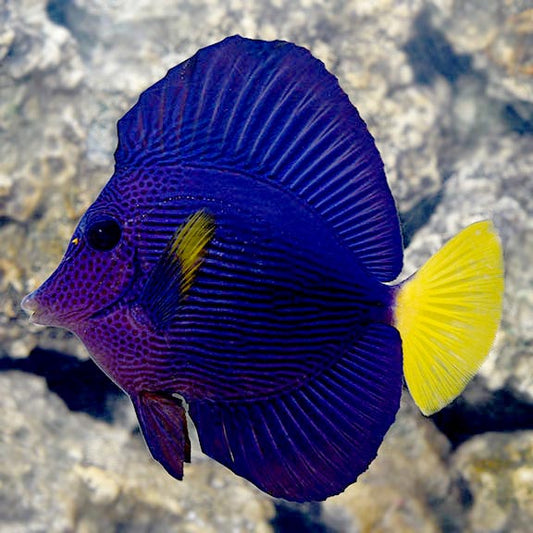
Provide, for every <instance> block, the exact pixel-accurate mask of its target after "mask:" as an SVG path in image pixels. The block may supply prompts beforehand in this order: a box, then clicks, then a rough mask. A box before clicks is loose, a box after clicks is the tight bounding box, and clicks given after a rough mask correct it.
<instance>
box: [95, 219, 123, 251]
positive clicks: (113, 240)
mask: <svg viewBox="0 0 533 533" xmlns="http://www.w3.org/2000/svg"><path fill="white" fill-rule="evenodd" d="M121 234H122V230H121V229H120V226H119V224H118V222H117V221H116V220H114V219H113V218H106V219H104V220H98V221H97V222H94V223H93V224H92V225H91V226H89V228H88V230H87V242H88V243H89V246H90V247H91V248H93V249H94V250H98V251H102V252H106V251H109V250H112V249H113V248H114V247H115V246H116V245H117V244H118V241H119V240H120V236H121Z"/></svg>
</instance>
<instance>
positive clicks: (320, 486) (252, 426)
mask: <svg viewBox="0 0 533 533" xmlns="http://www.w3.org/2000/svg"><path fill="white" fill-rule="evenodd" d="M401 389H402V361H401V344H400V338H399V335H398V332H397V331H396V330H395V329H394V328H392V327H391V326H387V325H385V324H372V325H369V326H368V327H367V329H366V331H365V332H364V334H363V335H362V336H361V337H359V339H357V340H356V341H355V343H354V345H353V346H352V347H351V348H350V349H349V350H347V352H346V353H345V354H343V355H342V356H341V357H340V358H339V359H338V360H337V361H336V362H335V363H334V364H333V365H332V366H331V367H330V368H328V369H326V370H325V371H324V372H323V373H322V374H321V375H319V376H316V377H314V378H312V379H310V380H309V381H308V382H307V383H305V384H304V385H303V386H301V387H299V388H297V389H295V390H292V391H288V392H286V393H283V394H279V395H277V396H274V397H270V398H264V399H257V400H248V401H244V400H243V401H232V402H223V401H220V402H217V401H210V400H203V401H191V402H190V404H189V414H190V415H191V418H192V420H193V422H194V424H195V426H196V429H197V431H198V435H199V438H200V443H201V446H202V450H203V451H204V453H206V454H207V455H209V456H210V457H212V458H214V459H215V460H217V461H219V462H220V463H222V464H223V465H225V466H227V467H228V468H229V469H231V470H232V471H233V472H235V473H236V474H238V475H240V476H243V477H245V478H246V479H248V480H250V481H251V482H252V483H254V484H255V485H257V486H258V487H259V488H260V489H261V490H263V491H265V492H267V493H269V494H271V495H272V496H275V497H279V498H285V499H287V500H292V501H300V502H303V501H313V500H315V501H316V500H324V499H325V498H327V497H329V496H332V495H334V494H337V493H339V492H341V491H343V490H344V489H345V488H346V487H347V486H348V485H350V484H351V483H353V482H354V481H355V480H356V478H357V477H358V475H359V474H360V473H362V472H364V471H365V470H366V469H367V467H368V465H369V464H370V462H371V461H372V460H373V459H374V458H375V456H376V454H377V450H378V448H379V446H380V444H381V442H382V440H383V437H384V435H385V433H386V432H387V430H388V429H389V427H390V425H391V424H392V422H393V420H394V417H395V415H396V411H397V410H398V407H399V400H400V394H401Z"/></svg>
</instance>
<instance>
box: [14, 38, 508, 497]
mask: <svg viewBox="0 0 533 533" xmlns="http://www.w3.org/2000/svg"><path fill="white" fill-rule="evenodd" d="M118 134H119V144H118V148H117V151H116V153H115V160H116V166H115V173H114V174H113V176H112V177H111V179H110V181H109V182H108V184H107V185H106V186H105V188H104V189H103V190H102V192H101V193H100V195H99V196H98V198H97V199H96V201H95V202H94V204H93V205H92V206H91V207H90V208H89V209H88V211H87V212H86V213H85V215H84V216H83V217H82V219H81V220H80V223H79V224H78V227H77V228H76V230H75V232H74V235H73V238H72V240H71V242H70V244H69V246H68V248H67V251H66V253H65V256H64V258H63V260H62V261H61V263H60V265H59V266H58V268H57V269H56V271H55V272H54V273H53V274H52V276H51V277H50V278H49V279H48V280H47V281H46V282H45V283H44V284H43V285H42V286H41V287H40V288H39V289H37V290H36V291H34V292H33V293H32V294H30V295H29V296H27V297H26V298H25V300H24V301H23V306H24V307H25V308H26V309H27V310H29V311H31V312H32V313H33V320H34V321H35V322H38V323H42V324H47V325H56V326H62V327H66V328H68V329H70V330H72V331H73V332H74V333H76V334H77V335H78V336H79V337H80V339H81V340H82V341H83V343H84V344H85V345H86V346H87V348H88V349H89V352H90V353H91V355H92V357H93V359H94V360H95V361H96V363H97V364H98V365H99V366H100V367H101V368H102V369H103V370H104V371H105V372H106V373H107V374H108V375H109V376H110V377H111V379H113V380H114V381H115V382H116V383H117V384H118V385H119V386H120V387H122V389H123V390H124V391H125V392H126V393H127V394H128V395H129V396H130V398H131V400H132V402H133V405H134V407H135V410H136V413H137V415H138V418H139V423H140V425H141V429H142V432H143V435H144V437H145V440H146V442H147V444H148V447H149V449H150V451H151V453H152V455H153V456H154V458H156V459H157V460H158V461H159V462H160V463H161V464H162V465H163V466H164V467H165V468H166V470H167V471H168V472H169V473H170V474H171V475H173V476H174V477H176V478H178V479H181V477H182V476H183V462H184V461H188V460H190V443H189V439H188V431H187V418H186V414H185V413H186V411H187V412H188V414H189V416H190V418H191V419H192V421H193V422H194V424H195V426H196V428H197V431H198V434H199V438H200V443H201V445H202V449H203V450H204V452H205V453H207V454H208V455H210V456H211V457H213V458H215V459H216V460H218V461H219V462H221V463H222V464H224V465H226V466H227V467H228V468H230V469H231V470H233V471H234V472H235V473H237V474H239V475H241V476H243V477H246V478H247V479H249V480H250V481H252V482H253V483H255V484H256V485H257V486H258V487H260V488H261V489H262V490H264V491H266V492H268V493H269V494H272V495H274V496H278V497H283V498H286V499H289V500H296V501H307V500H322V499H324V498H326V497H328V496H330V495H332V494H336V493H338V492H340V491H342V490H344V488H345V487H346V486H348V485H349V484H350V483H352V482H353V481H355V479H356V478H357V476H358V475H359V474H360V473H361V472H363V471H364V470H366V468H367V467H368V464H369V463H370V462H371V461H372V460H373V459H374V457H375V456H376V454H377V450H378V447H379V445H380V443H381V441H382V440H383V438H384V436H385V433H386V431H387V430H388V428H389V427H390V425H391V424H392V422H393V421H394V417H395V414H396V411H397V409H398V407H399V399H400V395H401V390H402V383H403V379H404V373H405V375H406V376H408V384H409V386H410V389H414V390H416V392H415V394H414V397H415V401H417V403H419V405H420V406H421V409H422V410H423V411H424V412H426V413H430V412H433V411H435V410H438V409H439V408H440V407H442V406H443V405H445V404H446V403H448V402H449V401H451V399H453V397H455V396H456V395H457V394H459V393H460V391H461V390H462V388H464V386H465V385H466V382H467V381H468V378H469V377H470V376H471V374H472V373H473V372H475V369H477V367H478V366H479V364H481V361H482V360H483V358H484V357H485V355H486V352H487V351H488V348H489V347H490V343H491V342H492V338H493V336H494V333H495V330H496V327H497V323H498V320H499V313H500V311H499V309H500V307H501V290H502V283H503V282H502V267H501V251H500V249H499V245H498V243H497V239H496V237H495V235H494V232H493V230H492V228H491V227H490V225H489V224H488V223H480V224H478V225H477V226H476V227H475V228H474V230H475V231H474V234H475V235H476V237H475V238H477V239H478V241H480V242H481V243H482V244H483V245H484V247H485V249H484V250H480V251H479V253H478V252H474V253H473V254H471V255H473V256H475V257H473V258H471V257H470V256H469V255H468V253H466V251H464V248H461V246H463V247H464V243H463V240H464V239H462V240H461V239H460V240H461V243H462V244H461V243H460V244H459V245H457V244H456V245H455V246H454V248H453V250H452V252H451V253H446V254H445V255H444V256H442V255H439V254H437V256H436V257H437V259H434V260H433V266H431V265H430V266H429V267H426V268H425V270H424V269H423V271H421V273H422V272H423V273H422V274H421V276H420V279H423V280H424V283H423V284H422V286H421V285H420V283H419V282H417V281H413V280H407V281H406V282H404V283H402V284H399V285H393V284H391V283H389V282H392V281H393V280H394V279H395V278H396V277H397V275H398V274H399V273H400V270H401V267H402V254H403V252H402V243H401V236H400V228H399V222H398V216H397V212H396V208H395V205H394V201H393V199H392V195H391V193H390V190H389V188H388V185H387V182H386V179H385V175H384V172H383V163H382V161H381V158H380V156H379V153H378V151H377V149H376V147H375V144H374V141H373V139H372V137H371V135H370V134H369V132H368V130H367V129H366V126H365V124H364V122H363V121H362V119H361V118H360V117H359V115H358V113H357V111H356V109H355V108H354V107H353V106H352V105H351V103H350V102H349V100H348V98H347V96H346V95H345V94H344V93H343V92H342V90H341V89H340V87H339V86H338V82H337V80H336V79H335V78H334V77H333V76H332V75H331V74H329V73H328V72H327V71H326V70H325V68H324V66H323V65H322V63H321V62H320V61H318V60H316V59H315V58H313V57H312V56H311V55H310V54H309V52H308V51H306V50H305V49H303V48H300V47H298V46H295V45H293V44H291V43H285V42H281V41H275V42H263V41H252V40H248V39H243V38H241V37H231V38H228V39H226V40H224V41H222V42H221V43H217V44H215V45H212V46H211V47H207V48H205V49H202V50H200V51H199V52H198V53H197V54H196V55H195V56H194V57H193V58H191V59H190V60H188V61H186V62H184V63H182V64H181V65H178V66H177V67H175V68H174V69H172V70H171V71H169V73H168V74H167V76H166V77H165V78H163V79H162V80H161V81H159V82H158V83H156V84H155V85H154V86H152V87H151V88H149V89H148V90H147V91H145V93H143V95H141V97H140V98H139V102H138V103H137V104H136V105H135V106H134V107H133V108H132V109H131V110H130V111H129V112H128V113H127V114H126V115H125V116H124V117H123V118H122V119H121V120H120V121H119V125H118ZM470 237H472V234H471V233H470V234H469V238H470ZM457 249H461V250H463V252H464V253H462V254H461V253H459V252H454V250H457ZM487 249H488V250H489V251H487ZM476 254H477V255H476ZM487 254H488V255H489V259H488V260H487ZM457 256H458V257H457ZM463 256H466V257H470V258H469V259H468V265H467V267H468V268H470V269H473V270H475V271H476V275H477V276H478V277H480V278H483V279H485V280H487V279H488V280H489V281H490V282H491V284H492V285H491V287H492V288H490V289H487V288H486V286H485V285H483V284H482V285H483V286H482V287H481V289H479V290H478V289H477V288H476V287H477V286H476V285H475V283H476V281H475V280H474V282H472V279H471V278H472V276H469V275H468V272H470V271H469V270H465V272H466V275H465V276H463V278H465V277H466V279H467V281H466V282H464V280H463V278H461V277H460V276H459V277H460V279H459V280H456V279H455V278H456V277H457V276H458V272H457V271H455V272H448V270H449V268H448V266H447V264H448V263H447V260H446V258H453V262H454V264H456V265H457V264H461V260H462V259H461V258H462V257H463ZM478 256H479V257H478ZM443 257H444V259H443ZM480 257H481V259H479V258H480ZM470 259H471V260H470ZM480 261H481V262H482V263H483V264H484V265H488V266H485V267H484V268H485V270H484V271H483V272H481V273H480V272H479V269H478V264H479V262H480ZM448 262H449V261H448ZM430 263H431V262H430ZM447 269H448V270H447ZM487 269H488V271H489V274H487V272H486V271H487ZM441 270H444V271H445V273H446V275H445V276H442V278H443V284H442V283H441V282H440V277H439V275H438V272H440V271H441ZM435 273H437V275H436V276H434V275H433V274H435ZM459 274H460V272H459ZM416 279H417V276H415V278H414V280H416ZM450 279H451V280H452V281H453V283H452V291H451V296H449V295H448V293H447V295H445V297H446V298H447V297H448V296H449V297H450V298H452V299H453V298H457V297H458V296H457V294H456V293H457V291H455V293H454V292H453V287H458V286H459V287H461V288H464V291H465V294H468V295H469V296H467V297H466V299H467V300H468V302H467V305H466V307H464V302H463V301H462V300H461V301H460V302H459V303H457V305H456V307H457V309H460V308H461V307H462V306H463V311H461V312H460V314H459V322H460V323H461V324H464V326H463V327H462V330H464V331H465V332H466V333H464V335H462V336H461V334H458V333H457V331H455V330H453V328H454V327H456V326H455V325H456V324H457V323H458V320H457V317H456V316H453V317H452V319H453V320H454V322H453V324H455V325H454V326H451V325H450V324H451V322H450V311H449V309H447V308H445V309H444V311H443V313H441V314H443V318H440V317H439V321H438V325H437V326H436V327H435V329H434V330H435V331H436V332H438V334H436V335H433V334H432V333H431V332H430V333H429V334H428V330H427V328H426V322H425V320H426V318H427V317H431V316H433V314H432V312H433V310H434V309H435V305H437V306H439V305H441V304H439V303H438V302H441V301H442V298H441V293H440V292H439V291H440V290H441V288H442V286H445V287H446V286H448V285H449V282H450ZM462 280H463V281H462ZM461 283H462V285H461ZM465 283H466V284H465ZM472 283H474V285H472ZM426 286H431V290H430V291H429V294H430V296H429V297H427V298H421V297H420V294H423V295H425V294H427V292H425V291H424V288H425V287H426ZM459 292H460V291H459ZM478 293H479V294H481V296H480V298H481V301H482V302H483V304H484V305H485V307H486V313H485V314H484V315H483V316H482V317H479V316H477V315H476V312H475V309H478V308H479V301H480V298H477V297H475V295H476V294H478ZM487 293H489V294H488V296H487ZM432 294H437V297H436V299H432V297H431V295H432ZM472 294H473V295H474V297H472ZM459 297H461V294H459ZM417 302H421V303H420V305H419V303H417ZM435 302H437V303H436V304H435ZM454 305H455V304H454ZM454 309H455V307H454ZM441 310H442V309H441V307H438V311H439V312H440V311H441ZM454 312H455V311H454ZM437 314H438V313H437ZM425 317H426V318H425ZM420 324H421V325H422V326H420ZM413 325H414V326H413ZM476 328H477V329H476ZM430 329H431V328H430ZM450 330H453V331H452V335H451V337H453V338H454V339H458V338H459V339H464V338H467V337H468V336H469V335H471V334H472V332H474V334H475V333H476V332H477V331H478V330H479V331H481V330H482V331H483V335H484V340H483V342H481V343H480V345H479V346H476V347H475V350H474V355H473V356H471V357H470V356H469V357H464V354H463V352H464V351H465V350H466V351H467V352H468V346H467V347H466V348H464V347H462V346H461V343H457V342H456V343H455V344H454V345H453V346H452V348H451V349H450V352H453V353H452V355H451V356H449V354H448V352H447V348H446V347H447V346H449V344H450V342H451V341H449V340H447V339H448V337H450V335H448V332H449V331H450ZM462 330H461V331H462ZM406 337H408V338H409V339H419V338H421V339H422V341H419V340H415V341H413V342H410V341H409V340H407V341H406ZM443 339H444V340H443ZM402 345H403V350H402ZM406 345H407V346H409V349H408V351H407V352H406V349H405V346H406ZM420 345H422V346H424V347H425V349H424V350H423V351H422V353H420V352H419V350H418V347H419V346H420ZM456 345H457V346H456ZM439 346H441V348H439ZM442 346H444V349H442ZM439 350H440V351H439ZM457 350H458V351H459V353H458V355H457V354H456V353H455V352H456V351H457ZM425 352H430V354H429V355H427V354H426V353H425ZM431 352H435V353H436V355H435V353H431ZM413 354H415V355H413ZM450 357H452V360H451V361H450V360H448V359H449V358H450ZM457 359H461V360H464V361H465V363H464V365H463V366H465V367H466V368H463V366H461V365H457V364H455V363H454V361H456V360H457ZM413 360H414V361H415V362H414V363H413V362H412V361H413ZM419 360H420V361H422V367H424V365H426V366H425V369H424V368H422V370H420V364H419V363H418V362H417V361H419ZM428 361H429V362H428ZM442 361H444V362H445V363H446V364H447V365H448V366H447V367H444V370H443V371H437V372H435V371H434V368H435V367H436V366H438V365H440V363H441V362H442ZM450 367H453V368H458V370H457V376H455V375H454V374H453V372H452V373H451V374H452V377H451V378H450V379H448V381H450V383H448V384H445V385H444V386H441V385H439V381H444V382H446V381H447V378H445V379H442V375H443V374H445V373H446V372H447V370H448V368H450ZM428 368H429V370H428ZM410 381H411V382H410ZM434 389H436V390H437V392H436V393H434V392H433V391H434Z"/></svg>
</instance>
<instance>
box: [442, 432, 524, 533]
mask: <svg viewBox="0 0 533 533" xmlns="http://www.w3.org/2000/svg"><path fill="white" fill-rule="evenodd" d="M452 466H453V469H454V471H455V475H456V476H457V477H458V480H459V482H460V483H463V484H464V487H465V489H466V491H467V492H468V493H469V494H470V498H469V499H470V503H471V504H470V508H469V509H468V512H467V514H466V518H467V523H466V527H465V529H464V531H467V532H471V533H486V532H487V531H490V532H492V533H504V532H508V531H517V532H518V531H520V532H522V531H523V532H527V531H532V530H533V490H532V487H533V432H532V431H522V432H516V433H508V434H501V433H487V434H485V435H479V436H477V437H474V438H472V439H471V440H470V441H469V442H467V443H465V444H463V445H462V446H461V447H460V448H459V449H458V450H457V452H456V453H455V455H454V458H453V462H452Z"/></svg>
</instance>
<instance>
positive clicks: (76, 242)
mask: <svg viewBox="0 0 533 533" xmlns="http://www.w3.org/2000/svg"><path fill="white" fill-rule="evenodd" d="M70 242H71V244H73V245H74V246H77V245H78V243H79V242H80V240H79V239H78V237H74V238H73V239H72V241H70Z"/></svg>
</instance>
